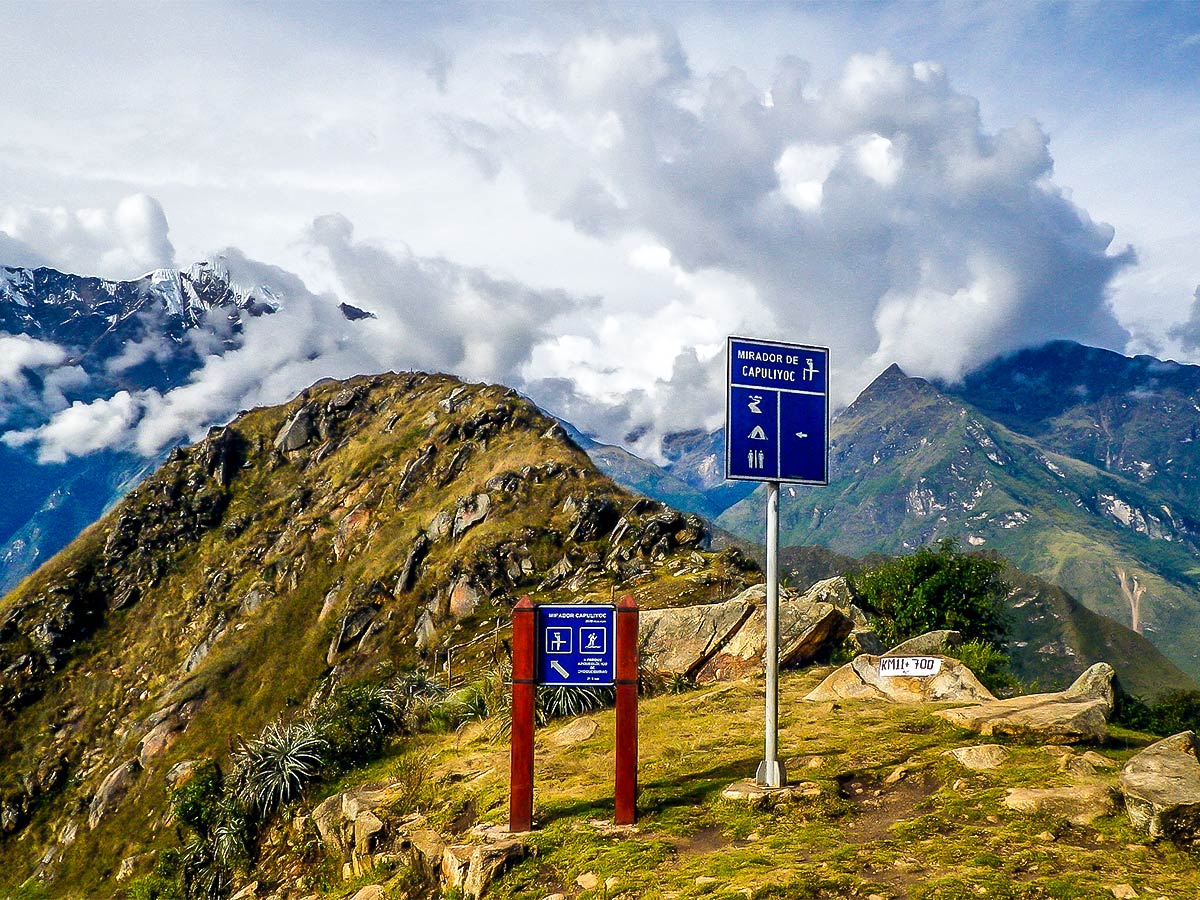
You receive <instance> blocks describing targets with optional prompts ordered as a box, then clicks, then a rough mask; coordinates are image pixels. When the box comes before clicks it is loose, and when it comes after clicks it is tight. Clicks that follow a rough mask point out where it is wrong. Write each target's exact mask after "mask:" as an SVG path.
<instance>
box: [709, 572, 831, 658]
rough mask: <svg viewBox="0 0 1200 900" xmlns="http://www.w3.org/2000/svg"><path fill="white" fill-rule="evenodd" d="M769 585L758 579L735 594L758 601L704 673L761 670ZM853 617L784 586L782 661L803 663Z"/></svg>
mask: <svg viewBox="0 0 1200 900" xmlns="http://www.w3.org/2000/svg"><path fill="white" fill-rule="evenodd" d="M766 593H767V592H766V587H765V586H764V585H756V586H754V587H751V588H748V589H747V590H745V591H743V592H742V593H741V594H739V595H738V596H737V597H735V598H734V599H735V600H743V601H746V602H748V603H753V604H754V605H755V612H754V614H753V615H751V616H750V618H749V619H747V620H746V622H745V623H744V624H743V625H742V627H741V628H740V629H739V630H738V631H737V633H736V634H735V635H734V636H733V637H731V638H730V640H729V642H728V643H727V644H726V645H725V646H724V647H722V648H721V649H720V650H719V651H718V652H717V653H716V654H714V655H713V657H712V659H711V660H710V661H709V662H708V663H707V664H706V665H705V666H704V668H703V671H702V672H701V679H702V680H705V676H708V677H709V678H713V679H724V678H736V677H740V676H743V675H748V674H750V673H752V672H757V671H761V669H762V660H763V654H764V653H766V650H767V618H766ZM853 628H854V622H853V621H851V619H850V618H849V616H847V615H846V614H845V613H843V612H842V611H841V610H840V609H838V608H837V607H836V606H834V605H833V604H832V603H826V602H824V601H814V600H808V599H805V597H802V596H799V595H797V594H796V593H795V592H793V591H787V590H784V591H780V597H779V665H780V666H782V667H783V668H789V667H795V666H801V665H804V664H805V663H807V662H810V661H811V660H812V659H814V658H815V657H817V656H819V655H821V654H822V653H823V652H827V651H829V650H831V649H833V648H834V647H836V646H838V645H839V644H841V643H842V641H844V640H845V639H846V636H847V635H848V634H850V632H851V630H853Z"/></svg>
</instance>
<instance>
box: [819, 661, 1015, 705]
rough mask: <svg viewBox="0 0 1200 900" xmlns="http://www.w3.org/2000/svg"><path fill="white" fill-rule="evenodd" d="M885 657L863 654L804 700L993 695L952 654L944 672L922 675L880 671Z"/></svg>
mask: <svg viewBox="0 0 1200 900" xmlns="http://www.w3.org/2000/svg"><path fill="white" fill-rule="evenodd" d="M881 658H882V657H879V656H870V655H867V654H864V655H862V656H858V657H855V659H854V660H853V661H852V662H849V663H847V664H846V665H844V666H842V667H841V668H840V669H838V670H837V671H836V672H833V673H832V674H830V675H829V677H827V678H826V679H825V680H824V681H822V682H821V683H820V684H819V685H817V686H816V687H815V688H814V689H813V690H812V691H811V692H810V693H809V694H808V696H807V697H805V698H804V699H805V700H809V701H812V702H814V703H821V702H827V701H830V700H888V701H891V702H893V703H987V702H989V701H994V700H995V699H996V698H995V697H993V696H992V694H991V692H990V691H988V689H987V688H985V687H984V686H983V685H982V684H980V683H979V679H978V678H976V677H975V673H974V672H972V671H971V670H970V669H968V668H967V667H966V666H964V665H963V664H962V663H960V662H959V661H958V660H957V659H951V658H950V657H944V658H942V666H941V671H939V672H938V674H936V675H930V676H923V677H907V676H903V675H900V676H889V677H886V678H885V677H883V676H881V675H880V674H879V660H880V659H881Z"/></svg>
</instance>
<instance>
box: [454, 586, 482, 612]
mask: <svg viewBox="0 0 1200 900" xmlns="http://www.w3.org/2000/svg"><path fill="white" fill-rule="evenodd" d="M477 606H479V591H477V590H476V589H475V586H474V585H473V584H471V582H470V581H469V580H468V579H466V578H460V579H458V581H456V582H454V586H453V587H452V588H450V615H452V616H454V618H456V619H465V618H466V617H467V616H469V615H471V613H473V612H475V608H476V607H477Z"/></svg>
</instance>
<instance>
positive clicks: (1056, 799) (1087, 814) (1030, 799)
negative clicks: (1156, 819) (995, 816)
mask: <svg viewBox="0 0 1200 900" xmlns="http://www.w3.org/2000/svg"><path fill="white" fill-rule="evenodd" d="M1003 802H1004V805H1005V806H1007V807H1008V808H1009V809H1011V810H1015V811H1016V812H1022V813H1028V814H1030V815H1038V814H1042V815H1051V816H1057V817H1059V818H1063V819H1066V820H1067V821H1069V822H1070V823H1071V824H1073V825H1090V824H1091V823H1092V822H1094V821H1095V820H1096V819H1098V818H1099V817H1100V816H1107V815H1111V814H1112V813H1113V812H1114V811H1115V810H1116V803H1115V801H1114V799H1113V791H1112V788H1111V786H1110V783H1109V782H1108V781H1107V780H1105V779H1100V778H1083V779H1077V780H1076V781H1075V782H1074V783H1073V784H1070V785H1067V786H1066V787H1053V788H1010V789H1009V791H1008V793H1007V794H1005V796H1004V801H1003Z"/></svg>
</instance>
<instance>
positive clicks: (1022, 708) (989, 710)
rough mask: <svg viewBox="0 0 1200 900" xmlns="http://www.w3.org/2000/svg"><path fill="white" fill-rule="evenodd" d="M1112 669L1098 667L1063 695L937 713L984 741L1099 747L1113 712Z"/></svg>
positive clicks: (1043, 695) (1013, 699)
mask: <svg viewBox="0 0 1200 900" xmlns="http://www.w3.org/2000/svg"><path fill="white" fill-rule="evenodd" d="M1112 680H1113V669H1112V666H1110V665H1108V663H1096V664H1095V665H1094V666H1092V667H1091V668H1090V669H1088V670H1087V671H1086V672H1084V673H1083V674H1082V675H1080V676H1079V678H1078V679H1077V680H1076V681H1075V683H1074V684H1072V685H1071V686H1070V687H1069V688H1068V689H1067V690H1065V691H1059V692H1057V693H1051V694H1029V695H1027V696H1024V697H1013V698H1011V699H1008V700H995V701H993V702H991V703H985V704H983V705H982V706H973V707H970V708H968V709H947V710H942V711H941V712H939V713H938V715H939V716H941V717H942V718H944V719H946V720H947V721H948V722H950V723H951V724H953V725H957V726H958V727H960V728H966V729H968V730H970V731H975V732H978V733H979V734H982V735H985V736H993V735H995V736H1000V735H1006V736H1009V737H1018V738H1028V739H1032V740H1037V741H1040V742H1042V743H1045V744H1076V743H1081V742H1100V741H1103V740H1105V739H1106V738H1107V737H1108V717H1109V715H1110V714H1111V713H1112V709H1113V687H1112Z"/></svg>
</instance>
